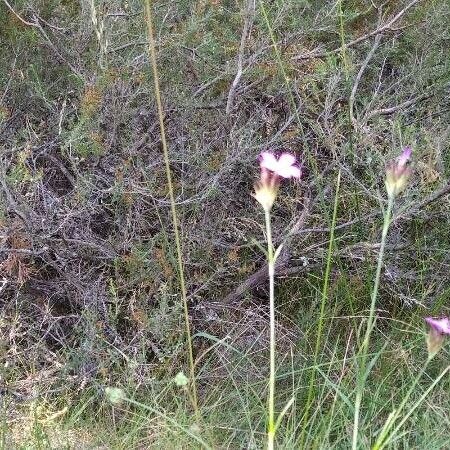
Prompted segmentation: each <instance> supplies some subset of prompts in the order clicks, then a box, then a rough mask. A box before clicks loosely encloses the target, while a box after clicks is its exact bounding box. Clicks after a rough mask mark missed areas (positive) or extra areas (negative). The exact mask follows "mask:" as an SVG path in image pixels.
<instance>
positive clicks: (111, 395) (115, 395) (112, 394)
mask: <svg viewBox="0 0 450 450" xmlns="http://www.w3.org/2000/svg"><path fill="white" fill-rule="evenodd" d="M105 395H106V398H107V399H108V400H109V401H110V402H111V403H112V404H113V405H119V404H120V403H122V401H123V400H125V398H126V396H125V392H124V391H123V389H120V388H117V387H107V388H106V389H105Z"/></svg>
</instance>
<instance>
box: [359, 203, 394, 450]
mask: <svg viewBox="0 0 450 450" xmlns="http://www.w3.org/2000/svg"><path fill="white" fill-rule="evenodd" d="M393 207H394V196H393V195H390V196H389V199H388V206H387V210H386V213H385V215H384V223H383V231H382V234H381V244H380V251H379V253H378V263H377V271H376V273H375V281H374V286H373V290H372V299H371V303H370V311H369V317H368V319H367V328H366V332H365V335H364V340H363V342H362V345H361V365H360V368H359V369H358V382H357V387H356V398H355V415H354V420H353V437H352V450H356V449H357V445H358V428H359V416H360V410H361V403H362V396H363V391H364V384H365V381H366V379H367V374H366V363H367V351H368V348H369V342H370V335H371V334H372V330H373V327H374V325H375V321H376V317H375V305H376V300H377V297H378V289H379V286H380V278H381V270H382V268H383V258H384V250H385V247H386V238H387V234H388V231H389V226H390V224H391V216H392V209H393Z"/></svg>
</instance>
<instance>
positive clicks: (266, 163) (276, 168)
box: [259, 152, 302, 178]
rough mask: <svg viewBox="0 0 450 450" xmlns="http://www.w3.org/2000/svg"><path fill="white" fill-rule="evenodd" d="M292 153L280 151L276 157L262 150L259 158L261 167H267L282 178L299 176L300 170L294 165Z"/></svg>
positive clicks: (294, 160)
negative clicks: (279, 154)
mask: <svg viewBox="0 0 450 450" xmlns="http://www.w3.org/2000/svg"><path fill="white" fill-rule="evenodd" d="M296 162H297V161H296V159H295V156H294V155H291V154H290V153H282V154H281V156H280V157H279V158H278V159H277V157H276V156H275V155H274V154H273V153H270V152H262V153H261V159H260V162H259V164H260V166H261V169H267V170H270V171H271V172H273V173H274V174H275V175H278V176H280V177H282V178H300V176H301V174H302V171H301V170H300V167H298V166H297V165H296Z"/></svg>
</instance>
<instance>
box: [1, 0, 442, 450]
mask: <svg viewBox="0 0 450 450" xmlns="http://www.w3.org/2000/svg"><path fill="white" fill-rule="evenodd" d="M152 8H153V13H154V16H155V17H154V21H155V27H156V31H155V34H156V41H157V57H158V61H157V62H158V68H159V71H160V75H161V88H162V97H163V107H164V111H165V118H164V120H165V125H166V131H167V138H168V143H169V151H170V158H171V170H172V173H173V177H174V186H175V195H176V201H177V210H178V214H179V216H180V224H181V230H182V244H183V258H184V265H185V269H186V279H187V284H188V286H187V288H188V295H189V302H190V313H191V321H192V326H193V332H194V336H195V337H194V350H195V356H196V360H197V364H196V369H197V371H198V381H199V386H200V397H201V404H202V408H203V411H204V417H205V423H206V425H204V426H205V428H206V429H207V433H206V435H207V437H208V439H209V441H210V442H213V443H214V445H213V447H214V448H261V445H262V442H263V438H264V424H265V422H264V416H263V411H264V402H265V384H264V383H265V380H266V377H267V367H266V363H265V361H266V360H267V354H268V352H267V339H268V329H267V326H268V321H267V314H268V304H267V303H268V302H267V291H266V286H265V285H266V283H265V282H266V278H265V276H264V273H265V272H264V270H265V266H264V255H262V254H261V251H260V249H259V247H258V245H257V244H256V243H257V242H260V243H263V242H264V235H263V228H262V223H263V217H262V214H261V211H260V210H259V208H258V206H257V204H256V202H255V201H254V199H252V197H251V196H250V193H251V191H252V184H253V182H254V181H255V179H256V178H257V176H258V173H257V172H258V168H257V165H256V158H257V156H258V154H259V153H260V152H261V151H263V150H266V149H271V150H273V151H281V150H289V151H291V152H293V153H295V154H296V156H297V157H298V158H299V159H300V160H301V162H302V165H303V169H304V174H303V177H302V180H301V182H300V183H298V184H293V185H292V184H291V185H289V186H288V185H286V186H283V187H282V195H280V197H279V199H278V202H277V204H276V206H275V208H274V213H273V221H274V236H275V239H276V240H277V241H278V242H279V241H280V240H281V239H282V238H283V236H286V235H287V234H288V233H290V232H292V231H294V232H293V235H292V238H291V239H290V242H289V246H288V248H287V250H286V252H285V255H284V257H283V261H282V264H281V265H280V267H279V268H278V275H279V277H278V279H277V295H278V300H277V310H278V313H279V317H278V324H279V336H280V341H279V350H278V351H279V355H280V361H279V364H280V372H279V373H280V375H279V378H280V379H279V380H278V382H279V383H280V384H281V388H280V396H281V398H280V404H281V405H282V404H283V402H285V400H286V399H283V395H284V394H285V396H286V398H288V397H289V395H292V391H293V390H294V391H295V393H296V399H297V400H296V407H295V408H294V409H293V412H292V413H290V414H289V417H288V421H287V425H286V430H284V434H283V436H285V440H283V444H282V445H284V447H282V448H297V446H298V441H297V439H298V434H299V432H298V427H299V423H300V418H301V414H302V402H304V399H305V396H306V388H305V386H306V385H307V381H305V380H308V373H307V372H308V369H307V368H308V367H309V366H311V364H312V357H313V346H314V339H315V331H316V329H315V328H316V327H315V323H316V320H317V316H318V309H319V304H320V300H321V289H322V285H323V279H324V271H325V264H326V254H327V248H328V242H329V235H330V229H329V227H330V223H331V215H332V210H333V198H334V192H335V184H336V177H337V173H338V172H339V171H340V172H341V176H342V181H341V187H340V192H339V197H338V201H339V206H338V219H337V228H336V236H335V242H334V251H333V260H332V272H331V275H330V288H329V293H328V299H327V313H326V318H327V322H326V325H327V333H328V334H327V338H326V342H324V344H323V350H322V351H321V364H323V367H322V366H321V367H322V369H321V370H322V371H323V372H321V374H323V375H324V376H323V377H322V375H320V376H319V377H318V379H317V387H316V388H317V391H316V394H317V396H316V397H315V398H316V401H315V413H314V415H313V417H312V418H311V420H312V422H311V427H312V428H311V429H310V430H309V434H308V440H307V441H306V442H307V444H306V447H305V448H341V449H342V448H348V445H349V442H350V441H349V439H350V436H351V420H352V413H351V411H350V412H349V411H347V410H346V406H345V401H343V400H342V398H343V396H344V397H345V395H347V394H345V392H347V393H349V392H351V389H352V381H351V380H352V379H351V376H350V375H351V374H352V373H353V371H354V367H353V365H352V364H350V363H349V364H348V365H347V364H346V362H345V361H346V360H347V359H348V360H349V361H350V360H351V355H352V348H354V346H355V345H356V344H355V339H356V330H357V329H358V326H359V324H360V322H361V319H362V318H363V317H364V316H365V315H366V314H367V310H368V308H369V305H370V290H371V286H372V280H373V274H374V268H375V261H376V257H377V250H378V247H379V241H380V229H381V224H382V215H381V209H380V204H382V203H383V201H384V200H383V198H384V186H383V182H384V181H383V180H384V170H385V165H386V162H387V161H389V160H391V159H392V158H394V157H395V156H397V155H398V154H399V152H400V150H401V148H402V146H404V145H411V146H412V147H413V150H414V157H413V159H414V162H413V166H414V174H413V177H412V179H411V183H410V186H409V187H408V189H407V191H406V192H405V193H404V194H403V195H402V198H401V200H400V201H399V202H398V204H397V208H396V213H395V214H396V218H395V220H394V223H393V226H392V228H391V232H390V235H389V241H388V248H387V255H386V258H385V264H384V269H383V276H382V277H383V278H382V286H381V297H380V300H379V302H378V305H377V307H378V309H379V315H380V317H382V319H381V320H380V321H379V322H378V330H377V335H376V339H375V342H374V346H375V348H377V349H378V348H383V349H384V353H382V356H381V357H380V359H379V360H378V362H377V367H376V370H374V374H373V377H374V379H373V380H372V381H371V386H372V389H373V391H371V393H370V400H371V401H370V402H369V403H368V404H367V405H365V408H366V409H365V413H364V414H365V417H366V419H367V420H368V422H370V423H367V424H366V425H367V429H366V431H367V448H369V446H370V442H371V439H372V437H371V436H372V435H373V433H375V432H376V431H377V430H378V429H379V428H380V427H381V426H382V424H383V422H384V420H385V419H386V417H387V415H388V414H389V412H390V410H391V409H392V407H393V405H394V404H395V402H394V400H393V399H394V397H395V398H401V395H402V392H404V391H405V389H407V386H408V383H409V380H410V379H411V377H414V376H415V374H417V372H418V370H419V369H420V365H421V361H423V359H424V358H425V356H424V355H425V354H426V351H425V347H424V344H423V330H422V328H423V326H422V322H421V320H422V319H421V318H422V317H423V316H424V315H425V314H426V315H433V314H435V315H440V314H446V313H447V314H448V307H449V296H450V284H449V281H450V275H449V274H450V271H449V266H450V228H449V225H448V224H449V216H450V212H449V211H450V209H449V192H450V185H449V175H450V148H449V142H450V139H449V138H450V125H449V123H450V120H449V119H450V104H449V95H450V58H449V48H450V33H449V30H450V4H449V3H448V2H447V1H445V0H423V1H420V0H415V1H403V0H400V1H389V0H386V1H378V0H373V1H370V0H348V1H347V0H337V1H323V2H317V1H307V0H286V1H280V0H271V1H269V0H266V1H264V2H262V1H260V2H258V1H256V3H254V2H253V1H247V0H241V1H237V0H197V1H194V0H191V1H189V0H179V1H177V2H170V1H168V2H164V1H161V2H156V3H154V4H153V5H152ZM147 52H148V39H147V35H146V27H145V17H144V10H143V4H142V2H141V1H138V0H130V1H122V0H121V1H119V0H111V1H103V0H77V1H75V0H63V1H53V0H17V1H12V0H9V1H8V2H7V1H5V0H2V1H0V282H1V285H0V338H1V341H0V343H1V353H0V357H1V369H0V389H1V393H2V400H1V407H2V417H3V423H4V426H3V428H2V431H1V432H0V442H1V443H2V445H3V448H198V444H193V443H192V442H191V441H190V440H189V439H190V437H189V434H187V433H184V432H183V431H182V428H180V429H178V428H176V427H175V428H173V426H172V425H171V422H170V421H167V420H165V419H164V418H163V416H161V415H158V414H156V415H155V414H154V412H151V411H150V412H149V411H148V410H146V409H142V408H139V407H137V406H136V407H135V408H134V407H133V408H128V407H127V408H125V407H123V408H118V407H112V406H111V405H109V404H108V402H107V401H106V400H105V398H104V396H103V389H104V388H105V387H106V386H111V385H118V386H122V387H123V388H124V389H126V390H127V392H128V393H130V395H132V396H133V397H134V398H139V399H141V400H142V401H143V402H144V403H146V404H147V405H148V404H152V405H157V406H158V408H160V409H158V410H161V411H162V410H164V411H166V413H169V412H170V415H171V416H173V417H175V418H176V420H177V422H178V423H179V424H182V426H183V427H184V428H187V429H189V426H190V424H191V423H192V421H193V419H192V417H191V415H192V414H191V411H190V409H189V401H188V399H187V398H185V395H184V393H183V391H180V390H177V388H176V387H174V385H173V383H172V381H171V380H172V378H173V376H174V375H175V374H176V373H177V372H178V371H180V370H182V369H183V368H184V367H185V362H186V352H185V346H184V331H183V330H184V328H183V317H182V306H181V302H180V294H179V282H178V274H177V268H176V256H175V245H174V241H173V233H172V223H171V218H170V203H169V201H168V196H167V182H166V178H165V172H164V163H163V159H162V152H161V137H160V132H159V125H158V118H157V115H156V104H155V97H154V92H153V81H152V76H151V72H150V68H149V61H148V53H147ZM445 358H448V353H446V352H444V355H443V357H442V358H441V360H439V361H436V362H435V366H436V367H433V368H431V369H430V371H431V375H430V378H429V379H432V378H433V374H434V376H436V374H437V373H438V370H439V366H442V364H444V362H443V361H445ZM283 373H284V374H285V375H283ZM325 375H326V376H325ZM347 376H348V377H349V378H348V379H347V378H346V377H347ZM294 381H295V382H294ZM283 383H284V384H283ZM336 386H339V389H337V388H336ZM449 387H450V384H449V380H446V381H445V382H444V383H443V384H441V385H440V387H438V388H436V390H435V391H434V394H433V395H434V397H433V399H430V400H429V401H428V402H427V403H426V404H425V406H424V407H423V408H419V409H418V410H417V412H416V413H415V415H413V416H412V417H411V424H415V425H412V426H411V427H410V428H411V431H410V432H409V433H406V434H405V435H404V436H402V438H401V439H400V440H399V441H398V443H397V444H396V445H398V447H395V448H428V449H430V448H436V449H438V448H447V445H448V433H449V431H450V417H449V416H448V408H449V407H450V398H449V396H448V389H449ZM425 388H426V386H424V388H423V389H425ZM283 389H284V391H283ZM283 392H284V394H283ZM338 393H339V395H338ZM420 394H421V392H420V391H419V392H418V396H419V395H420ZM348 395H350V394H348ZM336 396H338V397H339V399H340V400H341V401H342V405H340V406H336V407H335V406H333V405H335V402H336V401H337V400H336ZM155 407H156V406H155ZM330 408H331V412H330ZM296 414H297V416H296ZM329 414H331V416H330V415H329ZM330 423H332V425H330ZM313 429H314V431H313ZM111 430H114V432H113V433H112V432H111ZM180 430H181V431H180ZM280 445H281V444H280ZM280 448H281V447H280Z"/></svg>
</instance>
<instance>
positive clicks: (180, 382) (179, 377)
mask: <svg viewBox="0 0 450 450" xmlns="http://www.w3.org/2000/svg"><path fill="white" fill-rule="evenodd" d="M174 381H175V384H176V385H177V386H178V387H184V386H187V384H188V382H189V380H188V377H187V376H186V375H185V374H184V373H183V372H178V373H177V374H176V375H175V378H174Z"/></svg>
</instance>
